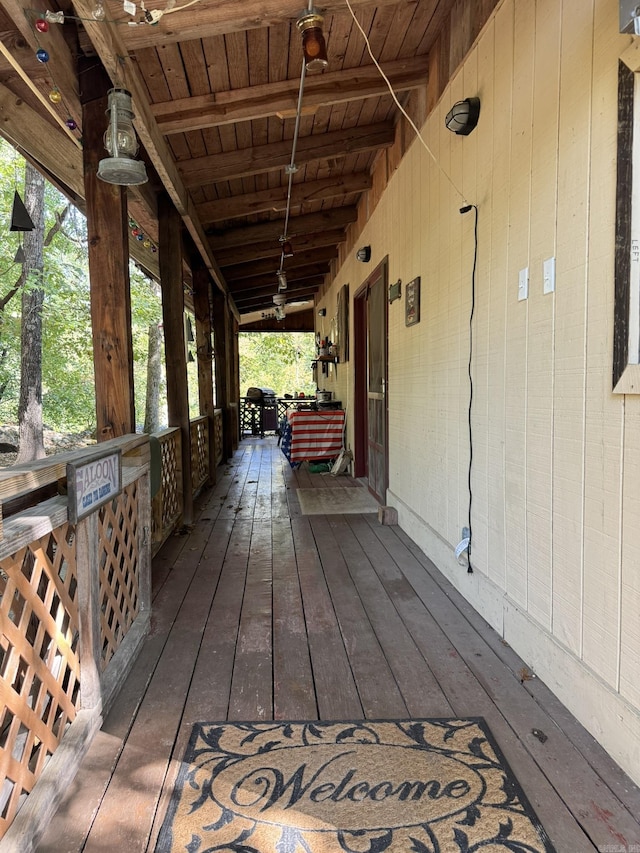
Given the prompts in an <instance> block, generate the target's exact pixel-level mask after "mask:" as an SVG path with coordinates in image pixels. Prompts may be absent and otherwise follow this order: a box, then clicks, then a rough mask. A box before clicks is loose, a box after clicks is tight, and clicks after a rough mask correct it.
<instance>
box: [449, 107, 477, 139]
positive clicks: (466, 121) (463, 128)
mask: <svg viewBox="0 0 640 853" xmlns="http://www.w3.org/2000/svg"><path fill="white" fill-rule="evenodd" d="M479 118H480V98H465V99H464V101H458V103H457V104H454V105H453V106H452V107H451V109H450V110H449V112H448V113H447V116H446V118H445V120H444V123H445V125H446V126H447V128H448V129H449V130H450V131H451V132H452V133H457V134H458V135H459V136H468V135H469V134H470V133H471V131H472V130H473V129H474V127H475V126H476V125H477V124H478V119H479Z"/></svg>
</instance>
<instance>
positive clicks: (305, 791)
mask: <svg viewBox="0 0 640 853" xmlns="http://www.w3.org/2000/svg"><path fill="white" fill-rule="evenodd" d="M485 848H486V849H488V850H496V851H498V850H512V851H518V853H538V851H540V852H541V853H542V851H545V853H553V847H552V845H551V843H550V841H549V839H548V837H547V835H546V833H545V831H544V829H543V828H542V826H541V825H540V823H539V821H538V819H537V817H536V815H535V814H534V812H533V810H532V809H531V806H530V805H529V802H528V801H527V799H526V797H525V795H524V793H523V792H522V789H521V788H520V785H519V784H518V782H517V780H516V779H515V777H514V775H513V773H512V772H511V769H510V768H509V766H508V765H507V763H506V762H505V760H504V758H503V756H502V754H501V752H500V750H499V748H498V747H497V745H496V743H495V741H494V740H493V737H492V735H491V733H490V731H489V729H488V728H487V725H486V723H485V722H484V720H483V719H481V718H473V719H463V720H455V719H454V720H450V719H429V720H401V721H393V722H389V721H387V722H369V721H366V722H342V723H335V722H332V723H325V722H314V723H282V722H275V723H197V724H196V725H195V726H194V728H193V732H192V735H191V740H190V743H189V747H188V749H187V752H186V755H185V758H184V762H183V763H182V766H181V769H180V772H179V775H178V779H177V782H176V787H175V790H174V793H173V797H172V800H171V803H170V806H169V809H168V812H167V816H166V818H165V821H164V824H163V827H162V829H161V832H160V836H159V838H158V843H157V846H156V853H160V851H161V853H168V852H169V851H178V850H180V851H188V852H189V853H205V851H206V853H210V851H214V850H215V851H236V853H340V851H346V853H383V851H390V853H409V851H414V853H471V851H477V850H483V849H485Z"/></svg>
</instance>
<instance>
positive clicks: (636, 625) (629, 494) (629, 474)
mask: <svg viewBox="0 0 640 853" xmlns="http://www.w3.org/2000/svg"><path fill="white" fill-rule="evenodd" d="M624 422H625V423H624V440H623V459H624V480H623V483H622V507H623V510H622V542H621V552H622V576H621V601H620V628H621V631H620V693H621V694H622V695H623V696H624V697H626V698H627V699H628V700H629V701H632V702H634V704H635V705H636V708H638V709H640V617H639V615H638V614H640V524H639V523H638V519H639V518H640V398H639V397H637V396H628V397H626V398H625V403H624Z"/></svg>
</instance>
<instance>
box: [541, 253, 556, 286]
mask: <svg viewBox="0 0 640 853" xmlns="http://www.w3.org/2000/svg"><path fill="white" fill-rule="evenodd" d="M542 280H543V292H544V293H553V291H554V290H555V289H556V259H555V258H547V259H546V260H545V261H544V263H543V265H542Z"/></svg>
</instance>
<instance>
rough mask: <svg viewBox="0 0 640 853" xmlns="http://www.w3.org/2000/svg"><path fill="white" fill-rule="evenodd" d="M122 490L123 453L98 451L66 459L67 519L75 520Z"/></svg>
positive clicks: (78, 519) (93, 510)
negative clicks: (88, 456) (79, 457)
mask: <svg viewBox="0 0 640 853" xmlns="http://www.w3.org/2000/svg"><path fill="white" fill-rule="evenodd" d="M121 491H122V454H121V453H120V451H119V450H116V451H115V453H113V452H112V453H101V454H97V455H94V456H92V457H90V458H89V459H82V460H81V461H78V462H68V463H67V492H68V495H69V521H70V522H71V523H72V524H77V523H78V521H80V519H82V518H85V517H86V516H87V515H89V514H90V513H92V512H95V511H96V510H97V509H98V507H101V506H102V505H103V504H105V503H107V501H110V500H113V498H115V497H117V496H118V495H119V494H120V492H121Z"/></svg>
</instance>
